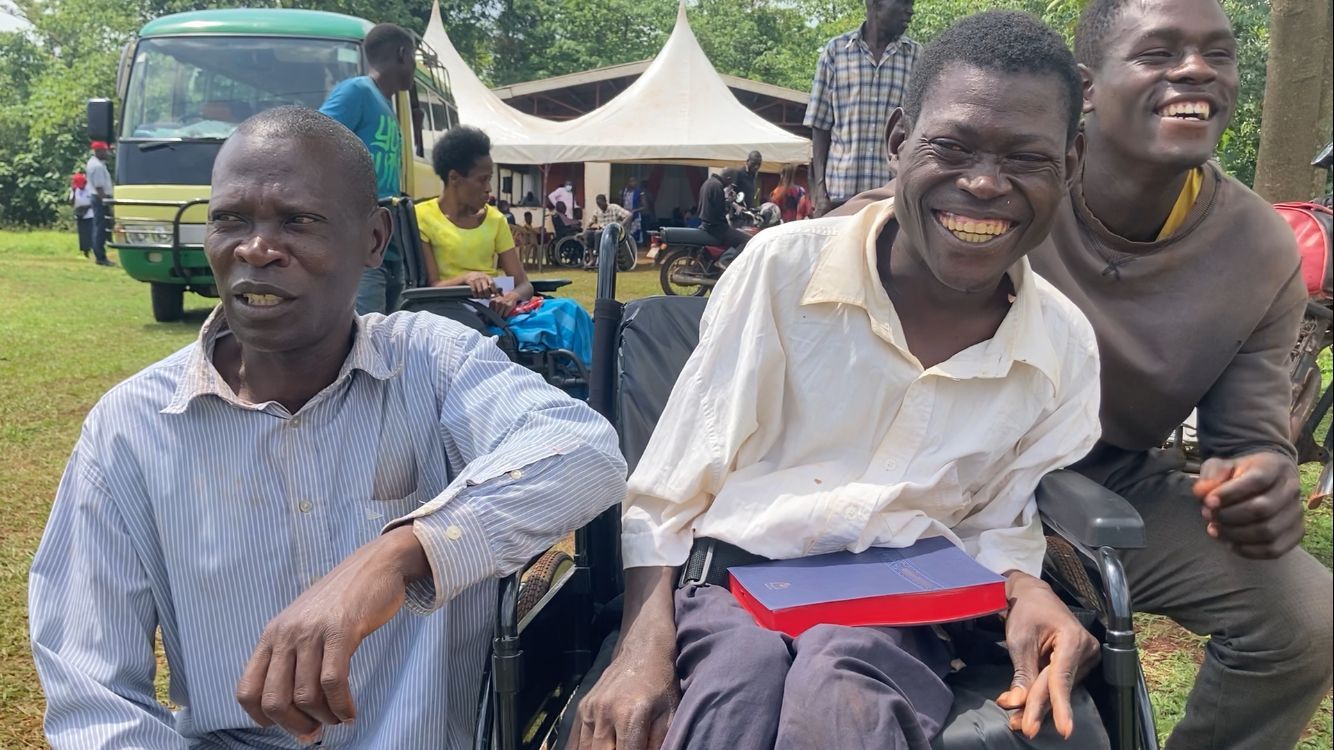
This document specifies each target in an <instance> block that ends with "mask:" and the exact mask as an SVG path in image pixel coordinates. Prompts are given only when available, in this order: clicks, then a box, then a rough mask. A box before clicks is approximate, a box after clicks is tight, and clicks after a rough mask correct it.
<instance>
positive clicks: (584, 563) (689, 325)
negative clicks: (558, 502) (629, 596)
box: [474, 227, 1158, 750]
mask: <svg viewBox="0 0 1334 750" xmlns="http://www.w3.org/2000/svg"><path fill="white" fill-rule="evenodd" d="M618 229H619V227H618ZM608 234H610V232H608ZM615 241H616V238H615V237H608V236H606V235H604V239H603V247H602V252H601V253H600V258H599V261H600V263H599V269H598V272H599V275H598V294H597V302H596V308H595V311H594V343H593V369H592V373H591V379H590V382H589V393H590V403H591V404H592V406H593V407H594V408H595V409H597V410H598V411H599V412H600V413H602V414H603V415H604V416H605V417H606V418H607V419H608V420H610V421H611V423H612V424H613V425H614V426H615V427H616V430H617V433H618V435H619V437H620V444H621V449H622V451H623V452H624V454H625V457H626V460H627V462H628V464H629V467H630V469H631V470H632V471H633V469H634V467H635V465H636V464H637V463H638V461H639V460H640V458H641V457H642V455H643V452H644V448H645V446H646V444H647V442H648V439H649V436H650V435H651V434H652V432H653V428H654V425H655V424H656V422H657V419H658V416H659V415H660V414H661V411H662V409H663V407H664V406H665V405H666V402H667V398H668V396H669V395H670V393H671V390H672V386H673V384H674V382H675V380H676V377H677V375H678V373H679V372H680V370H681V368H682V367H683V366H684V364H685V362H686V360H687V358H688V357H689V356H690V353H691V351H692V350H693V349H694V347H695V345H696V343H697V341H698V336H699V321H700V317H701V315H702V313H703V311H704V306H705V304H706V300H704V299H700V298H694V297H651V298H647V299H640V300H635V301H632V302H629V303H621V302H617V301H616V299H615V291H616V268H615V252H614V250H615V246H614V244H609V243H614V242H615ZM1037 502H1038V509H1039V512H1040V514H1041V516H1042V521H1043V524H1044V528H1045V530H1046V533H1047V539H1048V550H1047V557H1046V560H1045V562H1044V566H1043V567H1044V573H1043V578H1044V579H1045V580H1047V581H1048V582H1049V583H1050V584H1051V585H1052V587H1053V589H1054V590H1055V591H1056V592H1057V593H1058V594H1059V595H1060V596H1061V597H1062V599H1063V600H1064V601H1065V602H1066V603H1067V604H1068V605H1069V606H1070V608H1071V611H1072V612H1073V613H1074V614H1075V615H1076V617H1078V618H1079V619H1080V621H1081V622H1082V623H1083V624H1084V625H1085V627H1087V628H1088V629H1089V631H1090V633H1092V634H1093V635H1094V636H1095V637H1096V638H1097V639H1098V641H1099V642H1100V643H1101V644H1102V661H1101V664H1100V665H1099V666H1098V667H1096V668H1095V669H1094V670H1093V672H1092V673H1091V674H1090V675H1089V677H1088V678H1087V679H1086V680H1085V681H1084V683H1083V685H1082V686H1080V687H1079V688H1078V689H1077V690H1076V691H1075V694H1074V696H1073V704H1074V709H1075V722H1076V726H1077V727H1078V728H1077V729H1076V731H1077V732H1080V734H1079V735H1076V737H1079V736H1081V735H1082V737H1083V738H1085V739H1084V740H1083V741H1080V742H1079V743H1078V744H1077V745H1076V744H1071V743H1066V742H1064V741H1063V740H1061V738H1060V736H1059V735H1058V734H1056V733H1055V732H1054V731H1052V728H1051V727H1050V726H1047V727H1045V728H1044V731H1043V733H1042V734H1040V735H1039V737H1038V738H1037V739H1036V740H1034V741H1032V742H1030V741H1028V740H1026V739H1025V738H1024V737H1023V735H1021V734H1018V733H1015V732H1013V731H1011V730H1010V729H1009V727H1008V722H1007V718H1008V716H1007V714H1006V713H1005V712H1004V711H1001V710H1000V709H999V708H998V707H996V706H995V704H994V703H989V699H994V697H995V696H998V695H1000V694H1001V693H1002V692H1004V691H1005V690H1006V689H1008V688H1009V684H1010V679H1011V677H1012V674H1013V672H1012V669H1011V666H1010V664H1009V659H1008V654H1007V653H1006V652H1005V651H1004V649H1003V647H1002V646H1001V645H1000V644H999V640H1000V639H1001V638H1003V631H999V630H998V631H997V632H995V633H993V634H988V633H987V632H985V631H983V630H981V629H979V632H977V633H975V635H976V636H978V637H976V638H973V639H970V640H974V641H977V642H979V643H980V646H979V647H978V648H973V649H972V650H971V652H966V653H964V654H961V655H962V656H963V658H964V659H965V661H966V664H967V666H965V667H964V668H963V669H962V670H960V671H959V672H957V673H956V674H954V675H951V676H950V678H949V682H950V683H951V686H952V688H953V689H954V693H955V702H954V707H953V709H952V710H951V713H950V716H949V718H948V719H947V721H946V724H945V727H944V729H943V730H942V732H941V734H940V735H939V736H938V737H937V738H936V740H935V741H934V742H933V743H932V747H933V748H934V749H935V750H982V749H983V748H986V749H988V750H995V749H997V748H1014V749H1015V750H1021V749H1024V748H1029V749H1032V748H1058V747H1059V748H1071V747H1076V746H1077V747H1079V748H1080V750H1092V748H1095V747H1109V748H1114V749H1115V750H1157V747H1158V742H1157V734H1156V730H1155V727H1154V720H1153V713H1152V709H1151V707H1150V705H1149V700H1148V689H1147V687H1146V685H1145V682H1144V677H1143V673H1142V671H1141V670H1140V665H1139V654H1138V650H1137V648H1136V645H1135V634H1134V629H1133V622H1132V610H1131V603H1130V593H1129V587H1128V585H1127V582H1126V579H1125V575H1124V571H1123V568H1122V564H1121V558H1120V553H1119V550H1122V549H1134V548H1137V547H1142V546H1144V544H1145V532H1144V525H1143V521H1142V520H1141V519H1140V517H1139V515H1138V513H1136V511H1135V510H1134V509H1133V508H1132V507H1131V506H1130V504H1129V503H1127V502H1126V501H1125V500H1124V499H1123V498H1121V497H1120V496H1119V495H1116V494H1115V493H1112V492H1110V491H1109V490H1107V489H1105V488H1104V487H1102V486H1101V485H1098V484H1096V483H1094V482H1093V481H1091V480H1089V479H1086V478H1085V477H1083V476H1081V475H1079V474H1076V473H1074V472H1070V471H1056V472H1052V473H1051V474H1048V475H1047V476H1046V477H1044V478H1043V480H1042V482H1041V484H1040V485H1039V487H1038V491H1037ZM619 528H620V508H619V507H617V508H612V509H610V510H608V511H606V512H605V513H603V514H602V515H601V516H599V517H598V518H596V519H594V520H593V521H592V522H591V523H590V524H589V525H588V526H586V527H584V528H582V529H579V530H578V531H577V532H576V533H575V550H574V557H573V560H570V561H563V560H562V562H564V563H565V564H563V565H562V566H560V567H559V569H555V568H553V567H552V565H551V564H550V562H551V560H552V559H553V557H554V558H556V559H560V558H563V557H564V556H563V553H557V552H548V553H546V554H544V555H542V556H541V557H540V558H538V563H537V564H536V565H534V566H533V567H532V568H530V569H529V570H531V571H532V572H535V573H540V575H536V576H534V575H530V576H528V577H527V578H525V577H524V574H523V573H522V572H521V573H517V574H515V575H513V576H510V577H508V578H505V579H502V580H501V584H500V593H499V605H498V608H497V614H496V623H495V637H494V642H493V651H492V658H491V662H490V664H489V665H488V666H487V668H486V673H485V675H484V687H483V690H482V694H481V697H480V700H479V706H478V714H477V732H476V735H475V738H474V747H475V748H476V750H538V749H539V748H552V749H553V750H559V749H560V748H562V744H561V743H563V742H564V741H565V738H567V737H568V736H569V732H570V729H571V728H572V724H573V721H574V720H575V709H576V707H577V704H578V701H579V700H580V699H581V698H582V697H583V695H585V694H586V693H587V691H588V690H589V689H590V688H591V687H592V686H593V684H594V683H595V682H596V681H597V679H598V677H600V676H601V673H602V671H603V670H604V669H605V668H606V667H607V665H608V663H609V662H610V660H611V654H612V651H613V648H614V646H615V643H616V638H617V635H618V632H617V629H618V627H619V623H620V615H621V611H620V610H621V606H620V605H621V601H620V596H619V594H620V592H621V590H622V586H623V582H622V580H621V563H620V535H619ZM539 568H540V569H541V570H540V571H539V570H538V569H539ZM534 578H538V579H539V580H536V581H534V580H533V579H534ZM521 603H522V606H521ZM988 636H989V637H988ZM1095 725H1100V726H1101V727H1102V729H1103V730H1104V732H1105V736H1100V737H1098V738H1097V740H1098V741H1097V742H1091V741H1090V740H1089V739H1088V738H1089V737H1090V734H1098V732H1097V731H1096V730H1095V731H1094V732H1092V733H1090V732H1089V730H1088V727H1090V726H1095ZM1104 740H1105V741H1106V743H1105V744H1104ZM831 750H837V748H833V749H831Z"/></svg>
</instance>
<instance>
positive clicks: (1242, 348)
mask: <svg viewBox="0 0 1334 750" xmlns="http://www.w3.org/2000/svg"><path fill="white" fill-rule="evenodd" d="M893 188H894V184H893V183H892V182H891V183H890V184H889V185H886V186H885V187H883V188H880V189H879V190H873V191H870V192H867V193H863V194H862V195H859V196H857V197H856V198H854V199H853V200H851V201H849V202H848V203H847V204H846V205H844V206H843V207H841V208H839V209H837V210H836V211H834V212H832V213H833V214H834V215H839V214H847V213H855V212H856V211H858V210H860V209H861V208H862V207H863V206H865V205H866V204H867V203H869V202H870V201H872V200H879V199H883V198H887V197H889V196H891V195H893ZM1028 257H1029V260H1030V261H1031V262H1032V264H1033V269H1034V270H1036V271H1037V272H1038V273H1039V274H1040V275H1041V276H1043V277H1044V278H1046V279H1047V280H1048V281H1050V282H1051V283H1052V284H1053V285H1055V286H1056V288H1057V289H1060V290H1061V291H1062V292H1063V293H1065V295H1066V296H1067V297H1069V298H1070V299H1071V300H1072V301H1073V302H1074V303H1075V304H1076V305H1078V306H1079V309H1080V310H1082V311H1083V313H1084V315H1086V316H1087V317H1088V319H1089V321H1090V322H1091V323H1092V324H1093V330H1094V331H1095V332H1096V334H1097V337H1098V350H1099V355H1100V358H1101V360H1102V441H1101V442H1100V443H1099V444H1098V446H1097V447H1096V448H1094V450H1093V452H1092V453H1091V454H1090V456H1089V458H1088V459H1087V460H1086V461H1084V462H1083V463H1082V464H1081V466H1080V469H1081V471H1084V472H1085V473H1087V474H1089V475H1090V476H1093V477H1095V478H1097V479H1099V480H1100V481H1102V480H1105V479H1106V478H1108V477H1109V476H1110V475H1111V474H1112V472H1114V471H1116V470H1117V469H1118V468H1120V466H1122V465H1124V464H1125V463H1126V462H1130V461H1137V458H1139V457H1143V454H1144V453H1145V452H1146V451H1149V450H1151V449H1153V448H1157V447H1159V446H1161V445H1162V444H1163V443H1164V441H1166V440H1167V438H1168V436H1170V435H1171V433H1172V431H1173V430H1175V429H1176V427H1177V425H1179V424H1181V423H1182V422H1183V421H1185V419H1186V417H1187V416H1189V415H1190V412H1191V410H1192V409H1196V408H1198V409H1199V419H1198V428H1199V439H1200V447H1201V449H1202V451H1203V452H1204V454H1205V455H1206V456H1236V455H1241V454H1244V453H1252V452H1255V451H1258V450H1272V451H1277V452H1280V453H1284V454H1287V455H1290V456H1295V455H1296V452H1295V451H1294V450H1293V447H1292V443H1291V440H1290V439H1289V436H1288V410H1289V405H1290V404H1289V401H1290V399H1291V393H1292V390H1291V384H1290V382H1289V376H1288V366H1287V360H1288V353H1289V352H1290V351H1291V350H1292V347H1293V344H1294V343H1295V342H1296V338H1297V327H1298V324H1299V322H1300V320H1301V316H1302V311H1303V310H1304V309H1305V304H1306V290H1305V287H1304V286H1303V285H1302V278H1301V267H1300V263H1301V260H1300V257H1299V255H1298V253H1297V243H1296V240H1295V239H1294V238H1293V235H1292V231H1291V230H1290V229H1288V226H1287V224H1286V223H1285V222H1284V221H1283V219H1282V218H1280V217H1279V215H1278V213H1277V212H1276V211H1274V209H1273V207H1271V206H1270V205H1269V204H1268V203H1266V202H1265V201H1264V199H1262V198H1260V196H1258V195H1256V194H1255V193H1253V192H1251V191H1250V189H1248V188H1247V187H1246V186H1245V185H1242V184H1241V183H1240V182H1237V181H1236V180H1234V179H1232V178H1231V177H1228V176H1227V175H1225V174H1223V172H1222V170H1221V169H1220V168H1219V167H1218V165H1216V164H1214V163H1212V162H1210V163H1209V164H1208V165H1206V166H1205V167H1204V182H1203V185H1202V186H1201V188H1200V195H1199V198H1198V199H1197V200H1196V201H1195V207H1194V208H1193V209H1192V210H1191V212H1190V214H1189V215H1187V217H1186V220H1185V223H1184V224H1182V226H1181V228H1180V229H1178V230H1177V231H1176V232H1174V233H1173V234H1171V235H1170V236H1168V237H1164V238H1162V239H1160V240H1155V241H1153V242H1132V241H1130V240H1127V239H1125V238H1123V237H1119V236H1117V235H1115V234H1113V233H1112V232H1111V231H1110V230H1108V229H1107V228H1106V227H1104V226H1103V225H1102V223H1101V222H1099V221H1098V219H1097V218H1096V217H1094V216H1093V214H1092V213H1091V212H1090V211H1089V209H1088V206H1087V205H1085V203H1084V198H1083V192H1082V190H1081V189H1080V187H1079V186H1078V184H1076V187H1075V188H1074V189H1073V190H1071V193H1070V195H1069V197H1068V199H1067V200H1066V201H1064V202H1063V203H1062V205H1061V208H1060V209H1059V210H1058V212H1057V217H1056V220H1055V222H1054V223H1053V226H1052V232H1051V236H1050V237H1049V238H1048V239H1047V240H1046V241H1044V242H1043V243H1042V244H1041V245H1039V246H1038V247H1037V248H1035V249H1034V250H1033V251H1032V252H1030V253H1029V256H1028ZM1154 463H1156V461H1150V464H1151V465H1152V464H1154ZM1145 468H1147V467H1138V469H1137V470H1143V469H1145Z"/></svg>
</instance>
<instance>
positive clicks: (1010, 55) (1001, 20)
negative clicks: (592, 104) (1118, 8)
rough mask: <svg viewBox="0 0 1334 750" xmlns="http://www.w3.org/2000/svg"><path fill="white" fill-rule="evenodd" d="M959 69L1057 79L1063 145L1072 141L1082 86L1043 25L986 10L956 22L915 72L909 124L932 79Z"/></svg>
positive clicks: (906, 107)
mask: <svg viewBox="0 0 1334 750" xmlns="http://www.w3.org/2000/svg"><path fill="white" fill-rule="evenodd" d="M1096 1H1097V0H1093V2H1096ZM960 64H962V65H971V66H973V67H975V68H980V69H982V70H986V71H995V72H1001V73H1031V74H1034V75H1051V76H1055V77H1056V78H1057V79H1058V80H1059V81H1060V82H1061V84H1062V86H1061V88H1062V89H1063V90H1064V93H1065V99H1066V102H1065V104H1066V128H1067V141H1068V142H1072V141H1074V139H1075V136H1076V135H1077V134H1078V133H1079V118H1080V113H1081V111H1082V109H1083V105H1084V94H1083V84H1082V83H1081V81H1080V78H1079V68H1078V66H1076V65H1075V58H1074V55H1072V54H1070V48H1069V47H1066V46H1065V40H1064V39H1062V38H1061V36H1060V35H1059V34H1057V33H1056V32H1055V31H1052V30H1051V29H1050V28H1048V27H1047V25H1046V24H1044V23H1042V22H1041V21H1039V20H1038V19H1037V18H1034V17H1033V16H1031V15H1029V14H1027V13H1021V12H1019V11H1013V10H989V11H985V12H982V13H975V14H973V15H971V16H966V17H964V18H961V19H959V20H958V21H956V22H955V23H954V25H953V26H951V27H949V28H948V29H946V30H945V31H944V32H943V33H942V34H941V35H940V36H938V37H936V39H935V41H933V42H931V44H929V45H927V47H926V49H925V50H924V51H923V52H922V57H921V59H920V60H918V62H917V67H916V68H915V69H914V70H913V75H912V79H911V81H910V82H909V83H908V95H907V97H906V98H905V100H904V103H903V111H904V114H906V115H907V116H908V119H909V120H910V121H913V122H915V121H916V120H917V115H918V114H920V113H921V110H922V104H923V102H925V101H926V95H927V93H928V92H929V91H930V90H931V85H932V84H934V83H935V82H936V79H938V78H940V76H941V74H942V73H944V72H945V71H946V70H951V69H953V68H955V67H957V66H958V65H960ZM996 95H997V96H1004V95H1005V92H1003V91H998V92H996Z"/></svg>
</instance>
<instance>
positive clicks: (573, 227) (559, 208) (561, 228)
mask: <svg viewBox="0 0 1334 750" xmlns="http://www.w3.org/2000/svg"><path fill="white" fill-rule="evenodd" d="M551 228H552V229H553V230H555V232H556V239H560V238H562V237H568V236H570V235H572V234H574V233H576V232H578V231H579V222H577V221H575V220H574V219H571V218H569V215H568V212H567V211H566V205H565V201H556V212H555V213H553V214H552V215H551Z"/></svg>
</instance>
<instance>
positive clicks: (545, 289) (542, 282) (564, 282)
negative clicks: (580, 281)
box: [528, 279, 574, 294]
mask: <svg viewBox="0 0 1334 750" xmlns="http://www.w3.org/2000/svg"><path fill="white" fill-rule="evenodd" d="M528 283H530V284H532V285H533V291H534V292H536V293H537V294H550V293H551V292H554V291H556V290H557V289H560V288H561V287H563V286H569V285H571V284H573V283H574V282H573V281H570V280H569V279H529V280H528Z"/></svg>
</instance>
